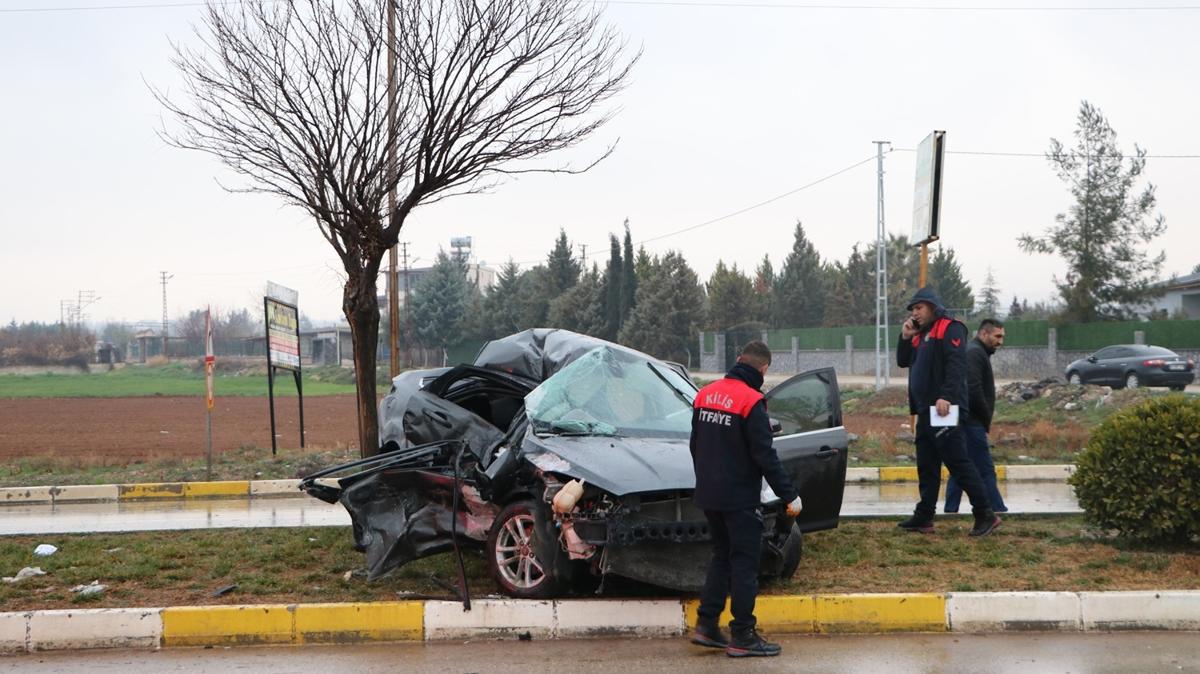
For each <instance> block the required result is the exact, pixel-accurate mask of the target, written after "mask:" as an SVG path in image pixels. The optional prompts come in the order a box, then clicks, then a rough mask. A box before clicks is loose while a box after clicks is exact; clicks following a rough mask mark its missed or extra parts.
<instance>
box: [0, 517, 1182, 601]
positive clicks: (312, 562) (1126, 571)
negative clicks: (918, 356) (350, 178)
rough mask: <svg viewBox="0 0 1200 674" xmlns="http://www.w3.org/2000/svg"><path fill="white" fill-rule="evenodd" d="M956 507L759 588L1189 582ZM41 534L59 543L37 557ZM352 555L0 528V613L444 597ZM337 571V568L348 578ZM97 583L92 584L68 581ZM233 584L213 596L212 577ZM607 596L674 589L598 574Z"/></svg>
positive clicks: (812, 556)
mask: <svg viewBox="0 0 1200 674" xmlns="http://www.w3.org/2000/svg"><path fill="white" fill-rule="evenodd" d="M969 523H970V522H969V518H965V517H963V518H943V519H941V520H939V521H938V524H937V532H936V533H935V534H933V535H921V534H908V533H904V532H901V531H899V530H897V529H896V526H895V521H894V520H872V521H853V522H845V523H843V524H842V526H841V527H839V528H838V529H836V530H833V531H826V532H820V533H817V534H813V535H810V536H806V537H805V553H804V554H805V556H804V559H803V561H802V562H801V564H800V569H799V571H798V572H797V573H796V575H795V577H794V578H792V579H790V580H788V581H783V582H776V583H771V584H769V585H764V586H763V592H764V593H771V594H828V593H845V592H974V591H1018V590H1046V591H1084V590H1089V591H1095V590H1148V589H1162V590H1169V589H1197V588H1200V550H1198V549H1196V548H1195V547H1194V546H1192V547H1175V548H1173V547H1161V546H1160V547H1145V546H1140V545H1135V544H1131V543H1127V542H1123V541H1119V540H1114V539H1110V538H1107V537H1104V536H1099V535H1096V534H1094V533H1092V532H1090V531H1089V530H1088V529H1087V528H1086V527H1085V525H1084V523H1083V520H1082V519H1081V518H1078V517H1066V518H1052V517H1016V516H1013V517H1009V518H1007V519H1006V521H1005V523H1004V525H1003V527H1001V529H1000V530H999V531H997V532H996V533H995V534H994V535H992V536H989V537H987V538H985V539H982V540H972V539H968V538H967V535H966V534H967V530H968V528H969ZM39 543H50V544H52V545H55V546H57V547H58V548H59V552H57V553H56V554H54V555H52V556H50V557H36V556H34V555H33V549H34V547H35V546H37V545H38V544H39ZM466 562H467V564H466V568H467V576H468V579H469V581H470V585H471V589H472V594H473V595H475V596H484V595H489V594H494V593H496V591H497V588H496V586H495V584H494V583H493V582H492V580H491V579H490V577H489V576H488V574H487V568H486V564H485V562H484V560H483V558H482V555H480V554H476V553H470V554H467V556H466ZM362 565H363V557H362V555H361V554H359V553H357V552H355V551H354V550H353V549H352V547H351V538H350V532H349V530H348V529H347V528H343V527H321V528H305V529H234V530H204V531H179V532H138V533H126V534H84V535H59V534H52V535H44V536H11V537H4V538H2V539H0V573H2V574H3V575H15V574H16V572H17V571H19V570H20V569H21V568H22V567H25V566H40V567H41V568H42V569H43V570H44V571H46V572H47V575H45V576H40V577H36V578H32V579H28V580H24V581H22V582H20V583H17V584H13V585H9V584H0V610H3V611H19V610H29V609H56V608H72V607H80V606H86V607H93V608H101V607H158V606H179V605H219V604H272V603H273V604H291V603H312V602H347V601H391V600H396V599H398V598H423V597H429V598H443V599H451V598H452V596H451V593H450V591H449V590H448V589H447V588H448V587H450V586H452V585H453V584H454V582H455V573H456V571H455V567H454V562H453V558H452V556H450V555H449V554H444V555H438V556H435V557H431V558H428V559H424V560H419V561H417V562H413V563H411V564H408V565H406V566H404V567H402V568H401V569H399V570H398V571H396V572H395V573H394V574H393V575H392V576H390V577H388V578H385V579H382V580H380V581H376V582H373V583H368V582H367V581H366V579H365V577H364V576H363V574H362V572H361V571H360V569H361V568H362ZM347 573H349V576H348V577H347ZM93 580H98V581H99V582H100V583H103V584H105V585H108V586H109V589H108V590H107V591H105V592H104V593H102V594H100V595H93V596H91V597H87V598H78V597H76V596H75V595H74V594H73V593H72V592H71V591H70V588H71V587H73V586H75V585H81V584H86V583H90V582H92V581H93ZM233 584H236V585H237V587H236V589H234V590H232V591H229V592H227V593H225V594H222V595H220V596H215V597H214V596H212V595H213V593H214V591H215V590H217V589H218V588H222V587H225V586H229V585H233ZM606 591H607V593H608V594H610V595H616V596H643V597H644V596H678V595H677V594H675V593H671V592H669V591H665V590H661V589H657V588H650V587H645V586H639V585H636V584H631V583H620V582H618V583H607V584H606Z"/></svg>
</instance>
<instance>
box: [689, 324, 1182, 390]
mask: <svg viewBox="0 0 1200 674" xmlns="http://www.w3.org/2000/svg"><path fill="white" fill-rule="evenodd" d="M1139 332H1140V331H1139ZM714 341H715V342H716V345H717V348H716V349H715V352H713V353H707V352H704V349H703V346H704V335H703V334H701V336H700V345H701V354H700V369H701V370H702V371H704V372H724V371H725V370H726V369H727V368H728V364H726V363H724V354H725V335H724V334H722V333H717V334H716V340H714ZM854 346H855V345H854V343H853V340H852V339H851V338H850V336H849V335H847V336H846V348H844V349H837V350H834V349H816V350H804V351H802V350H800V349H799V348H798V345H797V343H796V340H795V339H793V340H792V348H791V349H789V350H787V351H783V350H779V349H774V350H772V351H771V371H772V372H776V373H779V374H796V373H800V372H806V371H808V370H815V369H817V368H822V367H832V368H834V369H835V370H836V371H837V372H838V373H839V374H846V375H868V376H869V375H874V374H875V347H874V345H872V346H871V348H869V349H858V348H854ZM1173 350H1174V351H1175V352H1176V353H1178V354H1179V355H1181V356H1183V357H1184V358H1191V359H1192V360H1194V361H1196V362H1198V363H1200V349H1192V350H1186V349H1185V350H1180V349H1173ZM1092 353H1093V352H1092V351H1059V350H1058V335H1057V332H1056V331H1055V330H1054V329H1053V328H1051V329H1050V335H1049V344H1047V345H1046V346H1007V347H1002V348H1001V349H1000V350H999V351H997V352H996V353H995V354H994V355H993V356H992V371H993V372H994V373H995V376H996V379H1022V380H1037V379H1045V378H1049V377H1057V378H1058V379H1065V378H1066V374H1065V372H1066V367H1067V365H1068V364H1070V363H1071V362H1072V361H1075V360H1078V359H1080V358H1086V357H1088V356H1089V355H1091V354H1092ZM887 362H888V365H889V366H890V368H891V376H892V377H893V378H895V377H905V376H907V371H906V370H902V369H900V368H898V367H896V347H895V345H894V344H893V345H892V346H891V347H890V348H889V349H888V350H887Z"/></svg>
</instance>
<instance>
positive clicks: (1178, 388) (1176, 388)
mask: <svg viewBox="0 0 1200 674" xmlns="http://www.w3.org/2000/svg"><path fill="white" fill-rule="evenodd" d="M1186 388H1187V386H1184V385H1183V384H1172V385H1171V390H1172V391H1183V390H1185V389H1186Z"/></svg>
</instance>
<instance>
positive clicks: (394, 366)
mask: <svg viewBox="0 0 1200 674" xmlns="http://www.w3.org/2000/svg"><path fill="white" fill-rule="evenodd" d="M387 22H388V25H387V41H388V65H387V88H388V91H387V119H388V129H387V144H388V146H387V151H388V153H387V181H388V216H387V217H388V222H389V225H390V222H391V219H392V216H393V214H394V213H395V212H396V142H395V141H396V3H395V1H394V0H388V4H387ZM398 247H399V245H398V244H396V245H393V246H392V247H391V248H390V249H389V250H388V277H387V288H388V373H389V374H390V375H391V376H392V377H393V378H394V377H395V376H396V375H398V374H400V307H399V306H397V304H399V299H400V294H399V292H397V289H396V257H397V251H396V249H397V248H398ZM407 280H408V279H407V278H406V279H405V281H407ZM405 290H406V291H407V290H408V284H407V283H406V284H405ZM405 304H406V305H407V302H406V303H405ZM340 356H341V354H339V358H340Z"/></svg>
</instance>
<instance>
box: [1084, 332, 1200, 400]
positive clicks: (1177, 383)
mask: <svg viewBox="0 0 1200 674" xmlns="http://www.w3.org/2000/svg"><path fill="white" fill-rule="evenodd" d="M1195 367H1196V363H1195V362H1193V361H1192V360H1190V359H1188V358H1184V357H1183V356H1180V355H1179V354H1177V353H1175V352H1174V351H1172V350H1170V349H1164V348H1163V347H1161V346H1147V345H1142V344H1120V345H1117V346H1106V347H1104V348H1103V349H1100V350H1099V351H1097V352H1096V353H1093V354H1092V355H1090V356H1088V357H1087V358H1081V359H1079V360H1077V361H1075V362H1073V363H1071V364H1070V365H1068V366H1067V369H1066V373H1067V381H1068V382H1070V383H1072V384H1103V385H1105V386H1112V387H1114V388H1137V387H1139V386H1167V387H1170V389H1171V390H1172V391H1182V390H1183V389H1184V388H1185V387H1186V386H1187V385H1188V384H1190V383H1192V381H1193V380H1194V379H1195V377H1196V373H1195Z"/></svg>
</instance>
